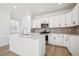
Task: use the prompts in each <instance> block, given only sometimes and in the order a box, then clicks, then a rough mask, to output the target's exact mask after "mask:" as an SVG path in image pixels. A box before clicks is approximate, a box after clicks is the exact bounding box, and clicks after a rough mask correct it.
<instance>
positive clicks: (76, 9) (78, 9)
mask: <svg viewBox="0 0 79 59" xmlns="http://www.w3.org/2000/svg"><path fill="white" fill-rule="evenodd" d="M78 14H79V6H78V4H76V6H75V7H74V8H73V9H72V25H73V26H75V25H79V19H78Z"/></svg>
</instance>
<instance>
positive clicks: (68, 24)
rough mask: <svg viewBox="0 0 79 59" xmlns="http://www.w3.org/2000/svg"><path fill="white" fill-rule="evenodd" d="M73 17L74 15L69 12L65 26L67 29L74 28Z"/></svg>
mask: <svg viewBox="0 0 79 59" xmlns="http://www.w3.org/2000/svg"><path fill="white" fill-rule="evenodd" d="M71 15H72V13H71V12H68V13H67V14H66V24H65V26H67V27H69V26H72V18H71Z"/></svg>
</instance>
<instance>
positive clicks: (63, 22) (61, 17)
mask: <svg viewBox="0 0 79 59" xmlns="http://www.w3.org/2000/svg"><path fill="white" fill-rule="evenodd" d="M65 23H66V22H65V15H64V14H63V15H60V27H65Z"/></svg>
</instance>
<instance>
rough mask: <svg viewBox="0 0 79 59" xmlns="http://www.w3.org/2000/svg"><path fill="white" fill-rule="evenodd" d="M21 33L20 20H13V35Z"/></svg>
mask: <svg viewBox="0 0 79 59" xmlns="http://www.w3.org/2000/svg"><path fill="white" fill-rule="evenodd" d="M18 32H19V21H18V20H13V19H12V20H11V33H18Z"/></svg>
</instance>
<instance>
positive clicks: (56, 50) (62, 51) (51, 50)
mask: <svg viewBox="0 0 79 59" xmlns="http://www.w3.org/2000/svg"><path fill="white" fill-rule="evenodd" d="M46 56H71V55H70V53H69V51H68V50H67V48H65V47H58V46H53V45H46Z"/></svg>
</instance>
